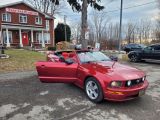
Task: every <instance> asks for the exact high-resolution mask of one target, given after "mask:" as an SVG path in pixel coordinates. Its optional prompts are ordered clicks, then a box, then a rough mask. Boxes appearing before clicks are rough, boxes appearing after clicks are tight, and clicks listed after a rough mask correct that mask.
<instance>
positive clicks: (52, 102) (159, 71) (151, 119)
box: [0, 63, 160, 120]
mask: <svg viewBox="0 0 160 120" xmlns="http://www.w3.org/2000/svg"><path fill="white" fill-rule="evenodd" d="M125 64H130V63H125ZM130 65H131V66H135V67H137V68H139V69H142V70H144V71H145V72H146V73H147V78H148V80H149V83H150V86H149V88H148V90H147V92H146V95H145V96H143V97H141V98H138V99H135V100H132V101H127V102H117V103H116V102H109V101H104V102H103V103H101V104H93V103H92V102H90V101H89V100H88V99H87V98H86V96H85V93H84V92H83V90H81V89H79V88H78V87H76V86H74V85H70V84H46V83H45V84H44V83H41V82H39V80H38V78H37V76H36V72H23V73H10V74H1V75H0V120H159V119H160V64H154V63H136V64H133V63H132V64H130ZM11 76H12V77H11Z"/></svg>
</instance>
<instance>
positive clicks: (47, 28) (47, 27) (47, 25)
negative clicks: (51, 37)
mask: <svg viewBox="0 0 160 120" xmlns="http://www.w3.org/2000/svg"><path fill="white" fill-rule="evenodd" d="M46 30H49V20H46Z"/></svg>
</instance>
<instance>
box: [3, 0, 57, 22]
mask: <svg viewBox="0 0 160 120" xmlns="http://www.w3.org/2000/svg"><path fill="white" fill-rule="evenodd" d="M21 3H23V4H25V5H26V6H28V7H30V8H32V9H33V10H35V11H37V12H39V13H41V14H43V15H45V17H46V18H49V19H54V18H55V17H53V16H51V15H48V14H45V13H43V12H41V11H40V10H37V9H36V8H34V7H33V6H31V5H29V4H28V3H26V2H24V1H23V0H18V1H17V0H12V1H11V0H5V1H4V2H0V8H4V7H8V6H13V5H17V4H21Z"/></svg>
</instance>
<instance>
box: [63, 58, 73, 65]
mask: <svg viewBox="0 0 160 120" xmlns="http://www.w3.org/2000/svg"><path fill="white" fill-rule="evenodd" d="M65 63H66V64H67V65H71V64H73V63H74V61H73V60H72V59H70V58H68V59H66V60H65Z"/></svg>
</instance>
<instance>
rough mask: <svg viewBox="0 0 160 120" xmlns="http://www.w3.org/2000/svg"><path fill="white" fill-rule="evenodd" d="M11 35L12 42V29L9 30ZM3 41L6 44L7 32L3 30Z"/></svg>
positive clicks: (10, 40)
mask: <svg viewBox="0 0 160 120" xmlns="http://www.w3.org/2000/svg"><path fill="white" fill-rule="evenodd" d="M8 36H9V42H10V43H12V31H8ZM3 41H4V43H5V44H6V43H7V32H6V31H3Z"/></svg>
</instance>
